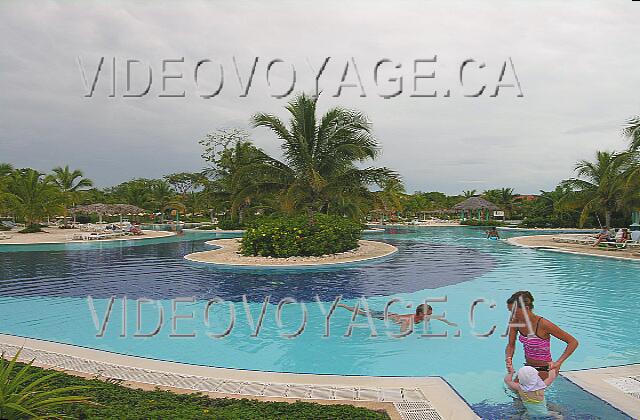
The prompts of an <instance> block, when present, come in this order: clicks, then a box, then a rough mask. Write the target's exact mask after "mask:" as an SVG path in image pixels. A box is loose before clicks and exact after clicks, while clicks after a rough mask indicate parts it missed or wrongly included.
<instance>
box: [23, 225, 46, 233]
mask: <svg viewBox="0 0 640 420" xmlns="http://www.w3.org/2000/svg"><path fill="white" fill-rule="evenodd" d="M36 232H42V227H41V226H40V225H39V224H37V223H36V224H33V225H29V226H27V227H26V228H24V229H22V230H19V231H18V233H36Z"/></svg>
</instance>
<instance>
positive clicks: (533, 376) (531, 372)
mask: <svg viewBox="0 0 640 420" xmlns="http://www.w3.org/2000/svg"><path fill="white" fill-rule="evenodd" d="M518 383H519V384H520V387H521V388H522V390H523V391H526V392H533V391H537V390H539V389H545V388H546V387H547V386H546V385H545V384H544V382H543V381H542V379H540V376H539V375H538V371H537V370H536V369H535V368H534V367H532V366H523V367H521V368H520V369H518Z"/></svg>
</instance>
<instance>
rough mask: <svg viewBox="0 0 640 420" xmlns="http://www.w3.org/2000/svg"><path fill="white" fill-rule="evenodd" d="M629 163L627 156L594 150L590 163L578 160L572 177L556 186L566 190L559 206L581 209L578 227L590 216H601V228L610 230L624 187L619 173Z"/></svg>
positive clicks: (623, 179)
mask: <svg viewBox="0 0 640 420" xmlns="http://www.w3.org/2000/svg"><path fill="white" fill-rule="evenodd" d="M630 163H631V161H630V156H629V154H628V153H615V152H607V151H604V152H603V151H598V152H596V160H595V161H594V162H590V161H587V160H581V161H579V162H578V163H577V164H576V166H575V171H576V173H577V175H578V176H577V177H576V178H570V179H567V180H565V181H563V182H562V183H561V184H560V185H561V186H563V187H567V188H568V191H569V192H568V193H567V194H566V195H565V198H564V199H563V205H565V206H568V207H570V208H571V207H575V208H581V209H582V212H581V214H580V220H579V224H580V226H583V225H584V222H585V221H586V220H587V217H588V216H589V215H590V214H591V213H596V214H602V215H604V218H605V226H607V227H611V214H612V212H613V211H614V210H616V209H620V208H622V203H623V201H622V198H623V194H624V192H625V186H626V183H625V178H624V176H623V174H624V173H625V172H626V171H627V170H628V169H629V165H630Z"/></svg>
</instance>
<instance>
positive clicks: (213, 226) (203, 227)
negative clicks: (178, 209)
mask: <svg viewBox="0 0 640 420" xmlns="http://www.w3.org/2000/svg"><path fill="white" fill-rule="evenodd" d="M196 229H198V230H216V229H218V227H217V226H216V225H202V226H198V227H197V228H196Z"/></svg>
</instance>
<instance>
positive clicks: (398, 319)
mask: <svg viewBox="0 0 640 420" xmlns="http://www.w3.org/2000/svg"><path fill="white" fill-rule="evenodd" d="M338 306H340V307H341V308H345V309H346V310H348V311H351V312H355V311H356V308H355V307H351V306H347V305H345V304H344V303H339V304H338ZM357 313H358V315H362V316H371V317H372V318H376V319H381V320H383V321H384V319H385V318H384V311H372V310H369V311H365V310H363V309H358V312H357ZM432 315H433V308H432V307H431V305H427V304H424V303H423V304H420V305H418V306H417V307H416V313H415V314H395V313H392V312H388V313H387V318H388V319H390V320H392V321H393V322H395V323H396V324H398V325H400V331H402V332H405V331H409V329H411V328H412V325H411V324H414V325H417V324H419V323H421V322H423V321H427V322H428V321H430V320H431V319H432V318H431V316H432ZM433 319H436V320H438V321H442V322H444V323H445V324H447V325H451V326H453V327H457V326H458V324H456V323H455V322H451V321H449V320H447V319H444V318H440V317H438V318H433Z"/></svg>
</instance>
